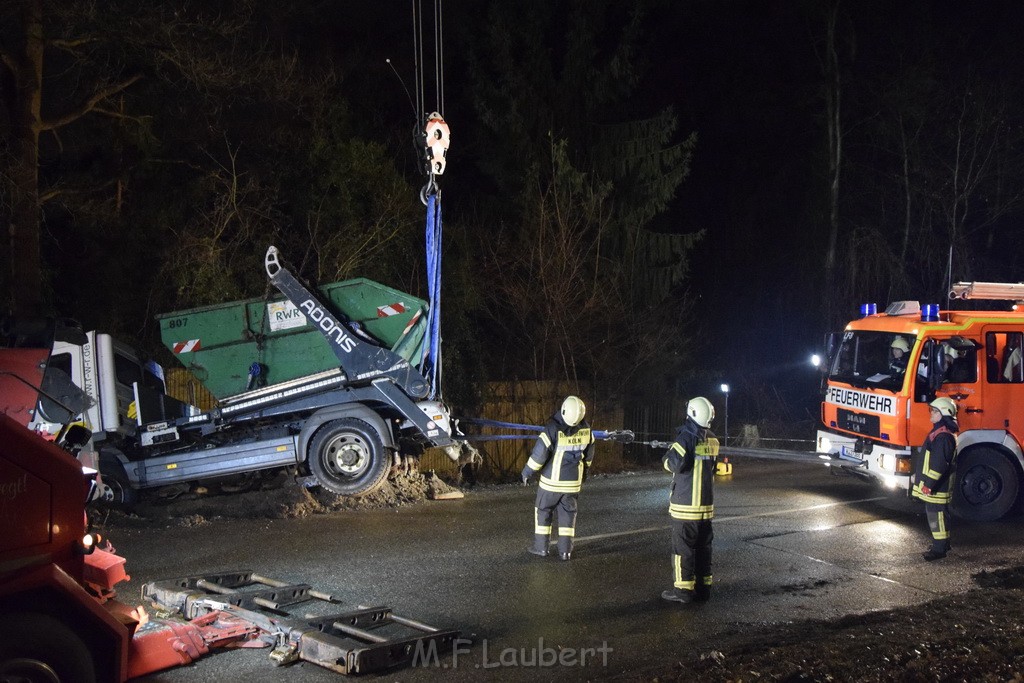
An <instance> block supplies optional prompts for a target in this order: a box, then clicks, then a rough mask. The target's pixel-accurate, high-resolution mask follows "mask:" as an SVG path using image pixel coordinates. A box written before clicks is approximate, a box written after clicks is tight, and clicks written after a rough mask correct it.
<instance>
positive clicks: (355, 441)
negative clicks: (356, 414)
mask: <svg viewBox="0 0 1024 683" xmlns="http://www.w3.org/2000/svg"><path fill="white" fill-rule="evenodd" d="M308 462H309V469H310V471H311V472H312V473H313V474H314V475H316V478H317V480H318V481H319V482H320V485H321V486H322V487H324V488H325V489H327V490H328V491H330V492H332V493H336V494H338V495H340V496H361V495H365V494H367V493H370V492H371V491H375V490H377V489H378V488H380V486H381V485H382V484H383V483H384V480H385V479H387V476H388V465H389V464H390V463H389V462H388V458H387V454H386V452H385V451H384V444H383V443H382V442H381V439H380V435H379V434H377V430H375V429H374V428H373V427H371V426H370V425H369V424H367V423H366V422H363V421H362V420H357V419H355V418H344V419H341V420H334V421H332V422H328V423H327V424H325V425H324V426H323V427H321V428H320V429H319V430H317V432H316V435H315V436H314V437H313V440H312V441H311V442H310V445H309V456H308Z"/></svg>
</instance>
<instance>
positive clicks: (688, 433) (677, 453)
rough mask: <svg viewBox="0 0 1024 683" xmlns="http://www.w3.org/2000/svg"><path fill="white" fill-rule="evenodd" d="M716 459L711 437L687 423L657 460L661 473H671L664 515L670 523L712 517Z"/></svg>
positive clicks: (705, 431) (706, 432) (700, 428)
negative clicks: (667, 504) (672, 520)
mask: <svg viewBox="0 0 1024 683" xmlns="http://www.w3.org/2000/svg"><path fill="white" fill-rule="evenodd" d="M716 457H718V439H717V438H716V437H715V435H714V434H712V433H711V432H710V431H708V430H707V429H704V428H703V427H700V426H699V425H698V424H697V423H696V422H694V421H693V420H690V419H687V420H686V424H684V425H683V426H682V427H680V428H679V431H678V432H676V440H675V441H674V442H673V443H672V445H671V446H670V447H669V449H668V450H667V451H665V455H664V456H663V457H662V459H661V463H662V465H663V466H664V467H665V470H666V471H668V472H671V473H672V494H671V496H670V497H669V506H668V511H669V514H670V515H672V518H673V519H681V520H685V521H700V520H705V519H712V518H713V517H714V516H715V496H714V484H715V458H716Z"/></svg>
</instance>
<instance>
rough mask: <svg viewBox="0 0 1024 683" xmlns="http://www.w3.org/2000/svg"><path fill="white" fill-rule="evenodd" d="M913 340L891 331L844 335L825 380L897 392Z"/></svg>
mask: <svg viewBox="0 0 1024 683" xmlns="http://www.w3.org/2000/svg"><path fill="white" fill-rule="evenodd" d="M914 341H915V340H914V338H913V337H912V336H909V335H902V334H895V333H893V332H861V331H858V332H852V331H847V332H844V333H843V336H842V340H841V341H840V344H839V347H838V348H837V349H836V352H835V355H834V356H833V357H832V360H831V364H830V366H829V373H828V378H829V379H830V380H832V381H836V382H845V383H847V384H851V385H853V386H856V387H862V388H869V387H874V388H877V389H887V390H889V391H898V390H899V389H900V388H901V387H902V386H903V379H904V376H905V375H906V370H907V360H908V359H909V357H910V350H911V349H912V348H913V344H914Z"/></svg>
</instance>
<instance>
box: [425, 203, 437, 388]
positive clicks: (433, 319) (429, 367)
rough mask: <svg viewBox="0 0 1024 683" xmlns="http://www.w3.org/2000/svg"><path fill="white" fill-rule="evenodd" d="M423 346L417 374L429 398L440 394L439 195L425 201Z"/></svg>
mask: <svg viewBox="0 0 1024 683" xmlns="http://www.w3.org/2000/svg"><path fill="white" fill-rule="evenodd" d="M427 293H428V298H429V306H430V308H429V309H428V310H427V335H428V337H427V345H426V346H425V348H424V356H425V357H424V358H423V359H422V365H421V371H422V373H423V376H424V377H425V378H426V379H427V383H428V384H430V393H429V394H428V396H429V398H431V399H436V398H437V397H438V395H439V394H440V393H441V386H440V384H441V382H440V378H441V194H440V193H439V192H434V193H433V194H430V195H429V196H428V197H427Z"/></svg>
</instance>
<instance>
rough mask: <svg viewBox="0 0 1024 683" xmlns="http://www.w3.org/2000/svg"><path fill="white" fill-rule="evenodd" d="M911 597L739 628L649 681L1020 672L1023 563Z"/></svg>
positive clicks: (924, 677)
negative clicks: (830, 616)
mask: <svg viewBox="0 0 1024 683" xmlns="http://www.w3.org/2000/svg"><path fill="white" fill-rule="evenodd" d="M974 579H975V581H976V582H977V583H978V585H979V586H980V587H979V588H977V589H974V590H971V591H968V592H966V593H962V594H959V595H952V596H946V597H942V598H937V599H935V600H932V601H930V602H927V603H924V604H922V605H920V606H917V607H908V608H900V609H894V610H888V611H884V612H874V613H871V614H866V615H859V616H858V615H851V616H847V617H843V618H841V619H836V620H833V621H807V622H799V623H794V624H788V625H785V626H781V627H775V628H772V629H770V630H767V631H766V630H765V629H764V628H760V627H758V628H754V627H751V628H749V629H744V630H738V631H736V632H734V633H729V634H726V635H725V636H723V637H721V638H719V640H718V642H716V643H714V644H713V645H711V647H709V648H707V649H706V650H705V651H703V652H701V653H700V654H698V655H696V656H694V657H692V658H689V659H686V660H681V661H678V662H676V663H675V664H674V665H672V666H671V667H670V668H669V667H665V668H661V669H659V670H651V671H648V672H646V673H645V674H644V675H643V676H642V680H655V681H736V682H738V681H787V682H795V681H905V682H918V681H920V682H921V683H924V682H925V681H929V682H931V681H1021V680H1024V590H1022V589H1024V567H1017V568H1012V569H1003V570H998V571H994V572H982V573H981V574H977V575H975V576H974Z"/></svg>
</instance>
